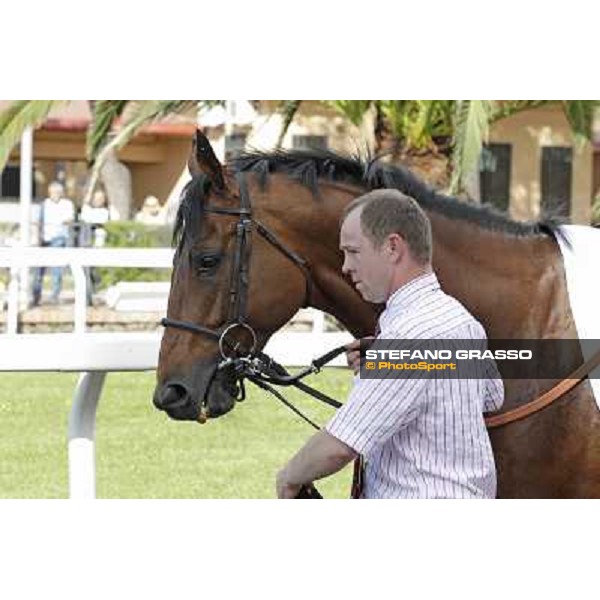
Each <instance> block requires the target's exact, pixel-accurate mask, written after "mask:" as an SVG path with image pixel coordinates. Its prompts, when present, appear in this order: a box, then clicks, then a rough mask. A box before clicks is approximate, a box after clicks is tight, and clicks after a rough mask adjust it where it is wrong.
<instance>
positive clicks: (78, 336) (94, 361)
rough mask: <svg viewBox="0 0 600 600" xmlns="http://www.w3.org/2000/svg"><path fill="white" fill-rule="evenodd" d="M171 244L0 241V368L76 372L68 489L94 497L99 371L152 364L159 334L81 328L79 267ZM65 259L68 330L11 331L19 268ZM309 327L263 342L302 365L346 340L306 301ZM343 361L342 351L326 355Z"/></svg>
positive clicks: (133, 260)
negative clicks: (4, 279) (4, 290)
mask: <svg viewBox="0 0 600 600" xmlns="http://www.w3.org/2000/svg"><path fill="white" fill-rule="evenodd" d="M172 258H173V251H172V250H170V249H166V248H161V249H141V248H129V249H112V248H111V249H104V248H102V249H99V248H98V249H96V248H84V249H82V248H77V249H75V248H22V247H21V248H18V247H12V248H0V268H3V267H4V268H9V269H10V273H11V276H10V283H9V293H8V317H7V321H8V332H7V333H5V334H0V371H69V372H79V373H80V377H79V380H78V383H77V386H76V388H75V392H74V396H73V403H72V406H71V411H70V414H69V425H68V457H69V496H70V497H71V498H94V497H95V495H96V475H95V428H96V409H97V405H98V401H99V399H100V394H101V392H102V387H103V385H104V380H105V377H106V373H107V372H111V371H149V370H154V369H156V366H157V364H158V350H159V345H160V338H161V334H160V332H159V333H121V332H119V333H117V332H112V333H86V331H85V329H86V307H87V305H86V285H87V280H86V277H85V273H84V267H90V266H94V267H124V266H125V267H153V268H157V267H158V268H161V267H163V268H166V267H170V266H171V264H172ZM39 266H61V267H69V268H70V269H71V272H72V273H73V280H74V284H75V309H74V311H75V314H74V321H75V327H74V329H75V331H74V332H73V333H49V334H19V333H16V332H17V326H18V312H19V284H20V281H19V277H20V274H21V273H22V272H26V271H25V268H31V267H39ZM302 314H303V317H304V318H305V319H307V320H308V321H309V322H311V321H312V325H311V328H310V331H308V332H295V331H286V332H279V333H277V334H275V335H274V336H273V337H272V338H271V340H270V341H269V343H268V344H267V346H266V348H265V352H267V353H268V354H270V355H272V356H273V357H274V358H275V359H276V360H277V361H278V362H280V363H281V364H283V365H286V366H303V365H308V364H309V363H310V361H311V360H312V359H313V358H315V356H317V355H319V354H321V353H323V352H326V351H327V350H331V349H332V348H334V347H335V346H338V345H341V344H343V343H346V342H348V341H349V340H351V339H352V338H351V336H350V334H348V333H347V332H326V330H325V329H326V328H325V317H324V315H323V314H322V313H320V312H318V311H314V310H312V309H307V310H306V311H302ZM332 364H334V365H343V364H345V362H344V357H338V359H337V360H336V361H335V362H334V363H332Z"/></svg>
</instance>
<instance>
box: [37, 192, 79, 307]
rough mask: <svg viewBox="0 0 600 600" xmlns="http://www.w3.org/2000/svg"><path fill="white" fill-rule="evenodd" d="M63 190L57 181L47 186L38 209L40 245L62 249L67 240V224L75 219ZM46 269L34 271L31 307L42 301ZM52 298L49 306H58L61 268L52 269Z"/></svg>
mask: <svg viewBox="0 0 600 600" xmlns="http://www.w3.org/2000/svg"><path fill="white" fill-rule="evenodd" d="M64 193H65V189H64V187H63V185H62V184H61V183H59V182H58V181H53V182H52V183H51V184H50V185H49V186H48V197H47V198H46V199H45V200H44V201H43V203H42V206H41V209H40V245H41V246H46V247H52V248H64V247H65V246H66V245H67V241H68V239H69V224H71V223H72V222H73V219H74V218H75V208H74V206H73V202H72V201H71V200H69V199H68V198H65V197H64ZM45 271H46V267H39V268H38V269H36V271H35V276H34V281H33V290H32V294H33V298H32V305H33V306H38V305H39V303H40V301H41V299H42V287H43V283H44V275H45ZM51 271H52V296H51V299H50V302H51V304H58V302H59V297H60V292H61V289H62V275H63V268H62V267H52V269H51Z"/></svg>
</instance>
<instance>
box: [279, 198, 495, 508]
mask: <svg viewBox="0 0 600 600" xmlns="http://www.w3.org/2000/svg"><path fill="white" fill-rule="evenodd" d="M340 249H341V250H342V252H343V253H344V263H343V267H342V270H343V272H344V274H345V275H347V276H349V277H350V278H351V279H352V282H353V284H354V286H355V287H356V289H357V291H358V292H359V293H360V295H361V296H362V297H363V298H364V299H365V300H366V301H368V302H371V303H376V304H380V303H385V310H384V311H383V313H382V314H381V315H380V317H379V332H378V338H380V339H388V340H392V339H412V340H414V339H437V340H443V339H455V340H456V339H461V340H470V339H474V340H485V339H486V334H485V331H484V328H483V326H482V325H481V324H480V323H479V322H478V321H477V320H476V319H475V318H474V317H473V316H472V315H471V314H470V313H469V311H468V310H467V309H466V308H465V307H464V306H463V305H462V304H461V303H460V302H459V301H458V300H456V299H455V298H453V297H451V296H449V295H447V294H445V293H444V292H443V291H442V290H441V288H440V284H439V282H438V280H437V277H436V275H435V273H434V272H433V268H432V264H431V256H432V236H431V225H430V222H429V219H428V217H427V215H426V214H425V212H424V211H423V210H422V209H421V208H420V207H419V205H418V204H417V203H416V202H415V201H414V200H413V199H412V198H410V197H408V196H406V195H404V194H402V193H401V192H399V191H397V190H392V189H382V190H376V191H373V192H370V193H368V194H365V195H363V196H360V197H359V198H356V199H355V200H354V201H353V202H351V203H350V204H349V205H348V206H347V207H346V209H345V211H344V214H343V217H342V226H341V231H340ZM348 360H349V364H350V365H351V366H352V367H353V369H354V371H355V373H356V372H357V369H358V342H357V343H355V344H353V346H352V348H351V349H350V351H349V353H348ZM495 375H497V376H491V377H489V378H482V379H451V378H447V377H428V376H426V375H423V374H421V375H419V374H415V375H413V376H410V377H406V378H386V379H366V378H357V379H356V381H355V384H354V387H353V389H352V392H351V393H350V396H349V398H348V400H347V402H346V403H345V405H344V406H343V407H342V408H340V409H339V410H338V411H337V413H336V414H335V416H334V417H333V418H332V419H331V420H330V421H329V422H328V423H327V425H326V426H325V427H324V428H323V429H322V430H321V431H319V432H318V433H317V434H315V435H314V436H313V437H312V438H310V439H309V440H308V442H307V443H306V444H305V445H304V446H303V447H302V448H301V449H300V451H299V452H298V453H297V454H296V455H295V456H294V457H293V458H292V459H291V460H290V461H289V462H288V463H287V465H286V466H285V467H284V468H283V469H282V470H281V471H280V472H279V474H278V476H277V483H276V487H277V496H278V497H279V498H295V497H297V495H298V494H299V492H300V491H301V489H302V488H303V487H308V488H310V487H312V484H313V482H314V481H316V480H318V479H321V478H323V477H327V476H329V475H332V474H333V473H336V472H338V471H339V470H341V469H342V468H343V467H345V466H346V465H347V464H348V463H349V462H351V461H352V460H356V459H357V458H358V457H359V455H361V456H362V457H364V459H365V462H364V466H363V465H361V466H360V467H359V469H360V470H361V471H362V472H361V473H357V472H356V469H355V478H356V476H357V475H360V477H359V479H360V481H361V485H360V489H358V488H357V485H356V484H357V482H356V481H355V486H354V493H355V495H356V496H357V497H361V498H494V497H495V496H496V469H495V464H494V456H493V453H492V448H491V444H490V439H489V436H488V433H487V429H486V426H485V422H484V417H483V412H487V411H495V410H498V409H499V408H500V407H501V405H502V402H503V399H504V388H503V384H502V380H501V379H500V377H499V374H497V373H496V374H495Z"/></svg>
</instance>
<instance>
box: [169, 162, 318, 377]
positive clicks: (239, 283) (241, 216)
mask: <svg viewBox="0 0 600 600" xmlns="http://www.w3.org/2000/svg"><path fill="white" fill-rule="evenodd" d="M237 181H238V185H239V198H240V205H239V207H225V206H214V205H210V204H209V205H206V206H204V207H203V212H206V213H212V214H217V215H227V216H236V217H238V222H237V225H236V234H235V236H236V237H235V250H234V254H233V261H232V264H231V277H230V285H229V309H228V316H227V321H226V324H225V325H223V326H222V327H219V328H217V329H211V328H209V327H205V326H203V325H197V324H196V323H191V322H189V321H178V320H175V319H168V318H164V319H162V320H161V324H162V325H163V326H164V327H173V328H176V329H182V330H184V331H188V332H190V333H197V334H201V335H206V336H208V337H213V338H215V339H216V340H217V341H218V344H219V352H220V353H221V356H222V358H223V361H227V364H230V363H231V362H232V361H234V360H235V359H240V358H248V357H250V356H253V355H254V354H255V353H256V349H257V343H258V342H257V337H256V333H255V331H254V329H253V328H252V327H251V326H250V325H249V324H248V322H247V318H248V286H249V267H250V243H251V233H252V231H253V230H254V231H255V232H256V233H257V234H258V235H260V236H261V237H262V238H263V239H265V240H266V241H267V242H268V243H269V244H271V245H272V246H273V247H274V248H276V249H277V250H278V251H279V252H281V253H282V254H283V255H284V256H286V257H287V258H289V259H290V260H291V261H292V262H293V263H294V264H295V265H296V266H297V267H298V268H299V269H300V270H301V271H302V274H303V275H304V280H305V286H306V291H305V298H304V305H303V306H308V304H309V302H310V298H311V295H312V289H313V281H312V277H311V274H310V267H309V263H308V261H307V260H306V259H305V258H303V257H302V256H300V255H299V254H297V253H296V252H294V251H293V250H290V249H289V248H288V247H287V246H285V245H284V244H283V243H282V242H281V241H280V240H279V238H278V237H277V236H276V235H275V234H274V233H273V232H272V231H271V230H270V229H269V228H268V227H266V226H265V225H263V224H262V223H261V222H260V221H258V220H257V219H256V218H255V217H254V216H253V214H252V202H251V199H250V194H249V192H248V184H247V181H246V176H245V173H239V174H238V175H237ZM239 329H243V330H246V331H247V332H248V333H249V334H250V336H251V338H252V345H251V347H250V349H249V350H248V351H247V352H246V354H245V356H244V355H241V354H239V344H235V343H233V342H231V341H230V340H229V339H228V336H229V335H230V334H232V333H233V332H235V331H236V330H239ZM230 351H231V352H230ZM224 366H226V365H225V364H224V363H221V365H220V368H223V367H224Z"/></svg>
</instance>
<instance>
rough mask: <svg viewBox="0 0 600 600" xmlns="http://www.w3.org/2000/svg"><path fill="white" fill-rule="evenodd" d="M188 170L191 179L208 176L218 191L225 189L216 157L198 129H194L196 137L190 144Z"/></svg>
mask: <svg viewBox="0 0 600 600" xmlns="http://www.w3.org/2000/svg"><path fill="white" fill-rule="evenodd" d="M188 169H189V171H190V175H192V177H195V176H197V175H200V174H204V175H206V176H208V178H209V179H210V181H211V183H212V184H213V185H214V186H215V187H216V188H217V189H219V190H225V189H226V187H227V186H226V185H225V178H224V177H223V168H222V167H221V163H220V162H219V159H218V158H217V157H216V155H215V153H214V150H213V149H212V146H211V145H210V142H209V141H208V138H207V137H206V136H205V135H204V134H203V133H202V132H201V131H200V130H199V129H196V135H195V136H194V140H193V143H192V153H191V154H190V157H189V159H188Z"/></svg>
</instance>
